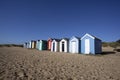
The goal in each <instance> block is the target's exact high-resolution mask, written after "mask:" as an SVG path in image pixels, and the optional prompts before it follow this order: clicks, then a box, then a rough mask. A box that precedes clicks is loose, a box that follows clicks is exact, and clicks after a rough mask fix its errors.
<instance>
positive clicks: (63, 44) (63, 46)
mask: <svg viewBox="0 0 120 80" xmlns="http://www.w3.org/2000/svg"><path fill="white" fill-rule="evenodd" d="M64 48H65V43H64V42H62V52H64V51H65V50H64Z"/></svg>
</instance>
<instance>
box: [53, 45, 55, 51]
mask: <svg viewBox="0 0 120 80" xmlns="http://www.w3.org/2000/svg"><path fill="white" fill-rule="evenodd" d="M53 51H55V43H53Z"/></svg>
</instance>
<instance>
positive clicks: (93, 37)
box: [81, 33, 100, 40]
mask: <svg viewBox="0 0 120 80" xmlns="http://www.w3.org/2000/svg"><path fill="white" fill-rule="evenodd" d="M85 36H89V37H91V38H92V39H98V40H100V39H99V38H97V37H95V36H93V35H90V34H88V33H86V34H85V35H84V36H83V37H82V38H81V40H82V39H83V38H84V37H85Z"/></svg>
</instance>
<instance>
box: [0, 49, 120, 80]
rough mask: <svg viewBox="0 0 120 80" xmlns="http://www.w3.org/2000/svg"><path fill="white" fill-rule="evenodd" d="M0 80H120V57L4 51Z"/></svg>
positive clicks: (1, 50) (1, 57) (1, 59)
mask: <svg viewBox="0 0 120 80" xmlns="http://www.w3.org/2000/svg"><path fill="white" fill-rule="evenodd" d="M0 80H120V53H111V54H105V55H97V56H94V55H82V54H70V53H58V52H57V53H55V52H50V51H38V50H35V49H32V50H31V49H24V48H19V47H2V48H0Z"/></svg>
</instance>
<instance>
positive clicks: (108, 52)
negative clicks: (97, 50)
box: [101, 51, 115, 55]
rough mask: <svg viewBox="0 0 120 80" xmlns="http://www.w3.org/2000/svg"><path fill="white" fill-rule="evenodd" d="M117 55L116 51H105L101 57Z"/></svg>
mask: <svg viewBox="0 0 120 80" xmlns="http://www.w3.org/2000/svg"><path fill="white" fill-rule="evenodd" d="M108 54H115V52H114V51H103V52H102V53H101V55H108Z"/></svg>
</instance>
